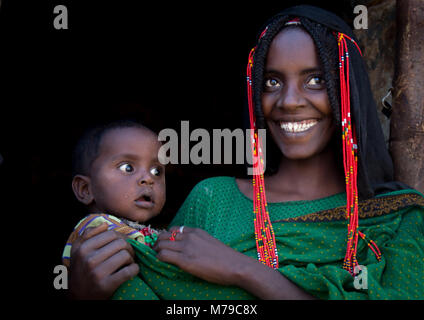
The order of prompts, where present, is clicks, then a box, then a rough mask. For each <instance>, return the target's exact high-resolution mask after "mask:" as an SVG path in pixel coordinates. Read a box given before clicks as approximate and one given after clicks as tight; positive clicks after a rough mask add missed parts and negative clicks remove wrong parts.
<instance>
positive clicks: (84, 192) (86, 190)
mask: <svg viewBox="0 0 424 320" xmlns="http://www.w3.org/2000/svg"><path fill="white" fill-rule="evenodd" d="M90 184H91V179H90V177H87V176H83V175H81V174H77V175H76V176H75V177H74V178H73V179H72V190H73V191H74V194H75V197H77V199H78V201H80V202H82V203H83V204H85V205H87V206H88V205H90V204H91V203H92V202H93V200H94V198H93V194H92V192H91V187H90Z"/></svg>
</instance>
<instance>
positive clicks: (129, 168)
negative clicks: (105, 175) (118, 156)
mask: <svg viewBox="0 0 424 320" xmlns="http://www.w3.org/2000/svg"><path fill="white" fill-rule="evenodd" d="M118 168H119V170H121V171H122V172H125V173H130V172H134V167H133V166H132V165H130V164H129V163H123V164H121V165H120V166H119V167H118Z"/></svg>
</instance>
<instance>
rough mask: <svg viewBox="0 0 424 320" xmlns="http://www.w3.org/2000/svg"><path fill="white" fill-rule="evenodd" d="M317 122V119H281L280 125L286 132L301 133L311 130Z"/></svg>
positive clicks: (289, 133)
mask: <svg viewBox="0 0 424 320" xmlns="http://www.w3.org/2000/svg"><path fill="white" fill-rule="evenodd" d="M317 123H318V120H317V119H307V120H300V121H279V122H278V125H279V127H280V129H281V130H282V131H283V132H284V133H285V134H288V135H301V134H305V133H307V132H309V131H310V130H311V129H312V128H313V127H315V126H316V125H317Z"/></svg>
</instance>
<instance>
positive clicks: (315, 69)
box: [265, 67, 323, 75]
mask: <svg viewBox="0 0 424 320" xmlns="http://www.w3.org/2000/svg"><path fill="white" fill-rule="evenodd" d="M322 72H323V71H322V69H321V68H320V67H311V68H306V69H303V70H302V71H300V75H305V74H310V73H322ZM265 73H270V74H282V72H281V71H279V70H275V69H266V70H265Z"/></svg>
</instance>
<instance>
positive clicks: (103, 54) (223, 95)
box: [0, 0, 353, 298]
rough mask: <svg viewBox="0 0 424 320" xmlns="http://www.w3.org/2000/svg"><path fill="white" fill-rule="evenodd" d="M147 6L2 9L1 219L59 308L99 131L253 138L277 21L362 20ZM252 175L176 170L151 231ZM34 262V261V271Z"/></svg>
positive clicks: (343, 9) (339, 5)
mask: <svg viewBox="0 0 424 320" xmlns="http://www.w3.org/2000/svg"><path fill="white" fill-rule="evenodd" d="M34 2H37V3H34ZM137 2H138V1H137ZM135 3H136V1H134V2H128V1H114V2H112V3H104V2H101V1H90V2H89V3H88V1H63V0H61V1H31V2H29V1H28V2H19V1H13V2H12V1H2V8H1V9H0V41H1V43H2V44H1V49H0V52H1V53H0V54H1V57H0V58H1V66H2V68H1V74H0V78H1V80H2V86H1V88H2V90H1V101H0V103H1V104H0V110H1V118H0V121H1V123H0V130H1V132H0V139H1V140H0V154H1V155H2V156H3V158H4V162H3V164H2V165H1V166H0V174H1V188H2V189H1V194H2V199H1V201H2V204H3V205H2V208H1V213H2V214H3V218H5V219H7V221H12V222H13V224H14V225H16V226H17V228H16V230H15V228H12V229H13V232H12V238H13V239H16V238H19V239H20V240H23V243H22V244H21V242H19V247H18V248H13V249H12V252H14V253H18V256H20V259H19V260H18V261H19V264H20V265H23V264H24V262H23V261H30V263H31V264H32V265H35V266H37V267H40V271H39V272H38V273H37V274H36V277H35V278H38V279H40V280H41V284H42V286H43V288H45V289H46V290H47V293H48V295H49V297H50V298H64V297H65V295H66V292H64V291H56V290H55V289H54V288H53V278H54V274H53V268H54V266H55V265H58V264H61V254H62V250H63V246H64V244H65V242H66V240H67V237H68V235H69V233H70V232H71V231H72V229H73V227H74V226H75V224H76V223H77V222H78V221H79V219H81V218H82V217H83V216H84V214H85V213H84V208H83V207H82V206H80V205H79V204H78V202H77V201H76V199H75V198H74V195H73V193H72V190H71V178H72V177H71V173H70V169H71V152H72V148H73V145H74V144H75V142H76V139H77V138H78V137H79V136H80V135H81V133H82V132H83V131H84V130H85V129H86V128H87V127H88V126H92V125H94V124H96V123H97V122H99V121H104V120H109V119H110V120H112V119H117V118H121V117H133V118H135V119H138V120H140V121H142V122H143V123H144V124H145V125H146V126H148V127H151V128H152V129H154V130H156V131H157V132H158V131H160V130H161V129H163V128H173V129H175V130H176V131H177V132H178V133H179V132H180V123H181V121H182V120H189V121H190V131H192V130H194V129H195V128H205V129H209V130H211V129H212V128H215V129H224V128H230V129H231V130H233V129H235V128H240V127H243V114H244V110H245V108H246V105H245V68H246V62H247V56H248V54H249V51H250V49H251V48H252V47H253V46H254V45H255V41H256V36H257V34H258V33H259V32H260V31H262V28H263V27H264V23H265V22H266V20H267V19H268V18H270V17H271V16H273V15H274V14H276V13H278V12H279V11H280V10H282V9H284V8H285V7H288V6H291V5H294V4H299V3H310V4H315V5H317V6H320V7H323V8H326V9H328V10H331V11H334V12H336V13H337V14H339V15H342V16H344V17H345V19H346V20H347V21H348V22H349V21H352V20H351V19H352V16H353V7H352V6H351V2H350V1H348V0H346V1H337V2H333V3H327V2H325V1H275V2H270V1H256V2H252V3H245V4H239V5H233V4H231V5H229V3H230V2H229V1H226V2H223V3H217V2H215V1H214V2H212V1H210V2H207V1H197V2H195V4H191V3H184V2H175V1H174V2H172V4H169V3H168V2H158V1H152V2H149V1H143V2H142V4H138V5H135ZM271 3H273V4H271ZM59 4H62V5H66V6H67V9H68V26H69V29H68V30H55V29H54V27H53V20H54V17H55V16H56V15H55V14H54V13H53V9H54V7H55V6H56V5H59ZM210 132H211V131H210ZM29 167H30V168H31V177H30V178H31V184H32V185H31V188H29V187H28V188H27V187H26V182H27V181H28V175H27V169H28V168H29ZM244 172H245V169H244V167H243V166H235V165H199V166H193V165H179V166H169V167H168V168H167V203H166V205H165V208H164V211H163V213H162V214H161V215H160V216H159V217H158V218H156V219H154V220H153V221H150V222H151V223H152V224H153V226H166V224H168V223H169V222H170V221H171V219H172V218H173V216H174V215H175V213H176V211H177V210H178V208H179V207H180V206H181V204H182V202H183V201H184V199H185V198H186V196H187V195H188V193H189V192H190V190H191V189H192V188H193V186H194V185H195V184H196V183H197V182H199V181H200V180H203V179H205V178H207V177H211V176H219V175H229V176H235V175H236V176H241V175H243V174H244ZM9 205H10V206H9ZM6 208H12V209H6ZM22 230H25V232H24V234H22V233H21V232H22ZM18 231H19V235H18ZM8 238H9V239H10V237H8ZM11 243H17V242H14V241H12V242H11ZM9 244H10V242H9V243H8V244H7V246H8V247H9V248H10V247H11V246H10V245H9ZM26 254H32V255H33V256H34V257H31V258H28V260H26V259H27V258H26V257H25V259H24V260H22V257H23V256H25V255H26ZM15 262H16V260H15ZM25 263H26V262H25ZM9 268H10V267H9ZM12 269H13V267H12ZM25 270H28V269H25Z"/></svg>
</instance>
